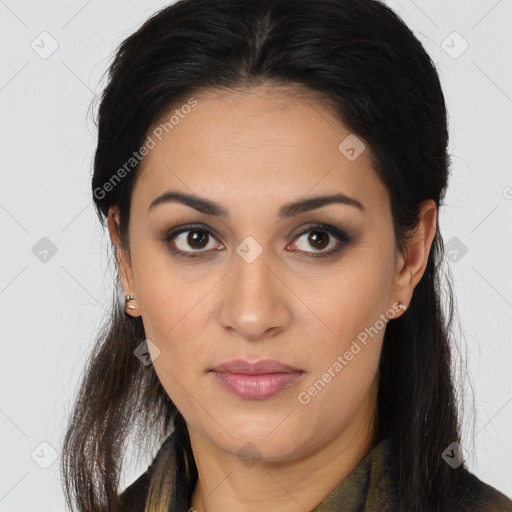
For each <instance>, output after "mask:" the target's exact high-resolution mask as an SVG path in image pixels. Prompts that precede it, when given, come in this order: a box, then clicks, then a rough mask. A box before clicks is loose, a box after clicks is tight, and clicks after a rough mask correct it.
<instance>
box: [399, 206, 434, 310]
mask: <svg viewBox="0 0 512 512" xmlns="http://www.w3.org/2000/svg"><path fill="white" fill-rule="evenodd" d="M436 223H437V207H436V203H435V202H434V201H433V200H432V199H426V200H425V201H422V202H421V203H420V215H419V222H418V225H417V227H416V228H415V229H414V231H412V232H411V233H409V235H408V238H407V240H406V247H405V250H404V253H403V254H402V253H401V252H400V253H399V254H398V257H397V264H396V273H395V281H394V285H393V294H392V297H395V298H396V299H397V300H398V301H400V302H401V303H402V304H405V305H406V306H407V305H409V303H410V302H411V298H412V294H413V292H414V288H415V287H416V285H417V284H418V283H419V281H420V279H421V278H422V276H423V274H424V272H425V268H426V266H427V262H428V256H429V253H430V248H431V247H432V242H433V240H434V236H435V234H436Z"/></svg>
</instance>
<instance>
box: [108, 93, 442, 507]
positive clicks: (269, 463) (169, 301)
mask: <svg viewBox="0 0 512 512" xmlns="http://www.w3.org/2000/svg"><path fill="white" fill-rule="evenodd" d="M194 97H195V98H196V100H197V106H195V108H194V109H192V111H191V112H190V113H189V114H187V115H186V116H184V117H183V118H182V119H180V121H179V124H178V125H176V126H175V127H174V128H173V129H172V130H171V131H169V133H168V134H165V137H164V138H162V141H161V142H158V144H157V145H156V147H155V148H154V149H152V150H151V151H150V152H149V154H148V155H147V156H146V157H145V159H144V161H143V162H142V168H141V174H140V176H139V177H138V180H137V182H136V185H135V188H134V192H133V197H132V203H131V211H130V216H131V217H130V225H129V236H130V252H131V258H129V257H128V254H127V253H126V251H125V250H123V249H122V247H121V246H120V245H119V239H118V230H117V227H118V220H119V219H118V212H117V210H116V208H112V209H111V212H110V215H109V229H110V234H111V237H112V241H113V243H114V245H115V246H116V248H117V253H116V254H117V258H118V265H119V269H120V274H121V279H122V284H123V288H124V292H125V293H127V294H128V293H129V294H131V295H134V296H135V298H136V300H135V301H133V302H131V304H134V305H135V306H136V307H137V309H134V310H130V311H129V312H128V314H130V315H132V316H138V315H142V318H143V322H144V327H145V331H146V335H147V338H148V339H149V340H151V341H152V343H154V345H155V346H156V347H158V350H159V351H160V352H159V354H158V353H157V351H155V350H154V349H153V350H151V355H152V357H153V359H154V361H153V364H154V368H155V371H156V372H157V374H158V376H159V378H160V380H161V382H162V384H163V386H164V388H165V390H166V392H167V393H168V395H169V397H170V398H171V399H172V400H173V402H174V403H175V404H176V406H177V407H178V409H179V410H180V412H181V413H182V415H183V416H184V418H185V419H186V421H187V424H188V428H189V433H190V438H191V443H192V448H193V451H194V457H195V459H196V464H197V467H198V473H199V479H198V484H197V485H196V488H195V492H194V495H193V499H192V506H193V507H194V508H195V509H196V510H197V511H199V512H202V511H205V512H216V511H224V510H245V511H253V510H254V511H256V510H258V511H259V510H262V509H265V507H264V504H265V503H267V504H268V503H269V502H271V503H272V504H273V505H272V506H273V509H274V510H280V511H284V512H288V511H301V512H302V511H303V510H310V509H311V508H313V507H314V506H315V505H316V504H318V503H319V502H320V501H322V499H323V498H324V497H325V496H326V495H327V494H328V493H329V492H330V491H331V490H332V489H333V488H334V487H335V486H336V485H337V484H338V483H339V482H340V481H341V480H343V479H344V478H345V477H346V476H347V475H348V474H349V473H350V472H351V471H352V470H353V468H354V467H355V466H356V465H357V464H358V462H359V461H360V460H361V459H362V458H363V457H364V455H365V454H366V453H367V452H368V451H369V450H370V448H371V447H372V446H373V444H374V417H375V410H376V397H377V371H378V364H379V357H380V351H381V346H382V340H383V335H384V330H385V329H384V328H381V329H379V330H378V333H377V334H376V335H374V336H372V337H369V339H368V343H367V344H366V345H364V346H363V345H362V344H361V343H359V345H360V346H361V350H360V351H359V352H358V353H357V354H356V355H354V356H353V358H352V360H350V361H348V364H346V365H344V367H343V369H342V370H341V371H338V372H335V377H332V378H331V379H330V381H329V382H328V383H327V384H326V385H325V386H324V387H323V388H322V389H321V391H319V392H318V393H317V394H316V395H315V396H310V400H309V402H308V403H307V404H304V403H301V402H300V401H299V399H298V397H299V393H301V392H305V391H307V390H308V389H309V388H310V387H311V386H312V385H313V383H314V382H315V381H317V380H318V379H320V378H322V375H323V374H325V372H327V371H328V369H329V368H332V367H333V364H334V363H335V362H336V361H339V360H338V356H343V355H344V354H345V352H346V351H347V350H349V348H350V346H351V344H352V342H353V341H354V340H356V339H357V336H358V335H359V334H360V333H361V332H364V331H365V329H367V328H369V327H371V326H375V325H376V321H377V320H379V318H382V316H381V315H383V314H385V313H386V312H387V311H389V310H390V308H393V304H396V303H397V302H401V303H403V304H405V305H408V304H409V302H410V299H411V296H412V292H413V290H414V287H415V286H416V284H417V283H418V281H419V280H420V278H421V276H422V274H423V272H424V269H425V266H426V263H427V258H428V252H429V250H430V246H431V243H432V239H433V236H434V232H435V226H436V206H435V203H434V202H433V201H431V200H427V201H425V202H423V203H422V205H421V212H422V215H421V221H420V224H419V226H418V229H417V230H416V231H415V233H414V236H413V237H412V238H410V239H409V241H408V244H407V249H406V252H405V253H404V254H401V253H400V252H399V251H398V249H397V247H396V244H395V239H394V234H393V227H392V217H391V209H390V204H389V195H388V193H387V190H386V189H385V187H384V185H383V184H382V183H381V181H380V180H379V179H378V177H377V174H376V173H375V171H374V170H373V169H372V167H371V164H370V158H369V152H370V148H369V146H368V145H366V149H365V151H363V153H362V154H361V155H360V156H359V157H358V158H357V159H355V160H354V161H350V160H349V159H347V158H346V157H345V156H344V155H343V154H342V153H341V152H340V150H339V149H338V146H339V144H340V143H341V142H342V141H343V140H344V139H345V138H346V137H347V136H348V135H349V134H350V131H349V130H348V129H347V128H346V127H344V126H343V125H342V124H341V123H340V122H339V120H338V119H337V118H336V117H335V116H334V115H333V114H332V113H331V112H330V110H329V109H328V108H327V107H326V106H325V105H324V104H323V103H321V101H320V100H319V99H315V97H313V96H311V97H305V96H304V95H303V94H299V93H298V92H297V91H296V90H294V89H292V88H290V87H283V86H281V87H275V88H270V87H268V86H258V87H254V88H251V89H247V90H243V91H242V90H240V91H213V90H208V91H202V92H200V94H197V95H195V96H194ZM168 190H173V191H179V192H183V193H188V194H195V195H199V196H201V197H203V198H208V199H210V200H212V201H215V202H216V203H219V204H220V205H222V206H223V207H224V208H225V209H227V210H228V212H229V216H226V217H222V218H221V217H216V216H214V215H207V214H204V213H200V212H198V211H196V210H195V209H193V208H191V207H189V206H186V205H184V204H181V203H177V202H173V203H166V204H161V205H159V206H157V207H155V208H153V209H152V210H151V211H149V212H148V207H149V205H150V204H151V202H152V201H153V200H154V199H155V198H156V197H157V196H159V195H160V194H162V193H164V192H166V191H168ZM335 192H338V193H340V194H344V195H346V196H349V197H351V198H354V199H356V200H357V201H359V202H360V203H362V205H363V206H364V212H363V211H360V210H359V209H358V208H356V207H354V206H349V205H344V204H330V205H327V206H323V207H321V208H318V209H316V210H313V211H310V212H304V213H300V214H298V215H295V216H293V217H290V218H284V219H279V217H278V210H279V208H280V207H281V206H282V205H284V204H285V203H288V202H292V201H297V200H303V199H306V198H309V197H313V196H317V195H324V194H333V193H335ZM188 223H194V224H199V223H200V224H201V226H200V227H201V228H202V229H206V230H208V231H210V232H211V235H209V238H208V239H207V240H205V241H202V242H201V244H202V245H199V250H200V251H202V255H200V257H198V258H195V259H187V258H184V257H179V256H177V255H174V254H172V253H171V252H170V251H169V246H174V247H177V248H179V249H181V250H183V251H188V252H189V253H190V252H193V251H194V250H195V252H196V253H197V251H198V249H197V246H193V245H190V244H187V235H188V234H189V233H190V232H188V233H185V234H182V235H179V238H175V239H174V241H169V242H165V241H164V240H163V239H164V237H165V236H166V234H167V233H169V232H170V231H171V229H174V228H177V227H179V226H182V225H184V224H188ZM313 223H323V224H325V223H327V224H330V225H332V226H334V227H338V228H339V229H341V230H342V231H345V232H346V233H347V235H348V236H349V239H350V240H349V242H348V243H344V242H338V241H337V239H336V238H335V237H334V236H332V235H328V234H327V235H326V234H324V235H323V237H327V238H325V239H322V241H321V243H320V246H317V245H314V243H313V244H312V243H311V241H308V235H309V234H313V233H315V232H316V233H317V232H318V231H315V227H314V226H312V224H313ZM310 226H312V229H311V231H307V232H306V233H305V234H303V235H302V234H301V233H303V232H304V231H306V230H307V229H308V228H309V227H310ZM201 233H203V234H204V232H201ZM246 237H252V238H253V239H254V240H255V241H256V242H257V244H258V246H259V247H260V248H261V250H262V252H261V254H259V256H258V257H257V258H256V259H255V260H254V261H252V262H250V263H248V262H247V261H246V260H245V259H244V258H242V257H241V256H240V255H239V253H237V251H236V249H237V247H239V246H240V244H241V243H242V242H243V241H244V239H246ZM189 242H190V238H189ZM339 244H341V247H342V248H341V251H340V252H338V253H336V254H334V255H332V256H329V257H325V258H313V257H308V255H311V254H315V253H319V252H324V253H328V252H329V251H330V250H331V249H333V248H336V247H337V246H338V245H339ZM242 245H243V244H242ZM251 250H254V249H251ZM392 311H393V312H394V315H395V317H398V316H399V315H401V314H403V313H402V312H400V311H398V310H397V309H396V307H395V309H392ZM405 314H407V313H405ZM391 321H392V320H391ZM238 358H240V359H246V360H248V361H258V360H260V359H277V360H279V361H281V362H283V363H286V364H289V365H291V366H293V367H295V368H298V369H300V370H302V371H303V372H304V373H303V374H302V376H301V378H300V379H299V380H298V381H297V382H296V383H295V384H294V385H293V386H291V387H289V388H287V389H284V390H282V391H280V392H279V393H278V394H277V395H274V396H272V397H270V398H267V399H264V400H247V399H243V398H240V397H237V396H235V395H233V394H231V393H229V392H227V391H226V390H224V388H222V387H221V386H220V385H219V383H218V382H217V380H216V379H215V377H214V375H213V373H211V372H209V371H208V370H209V369H211V368H212V367H214V366H216V365H218V364H220V363H222V362H225V361H229V360H232V359H238ZM302 396H304V395H302ZM244 457H253V459H252V460H251V461H250V462H248V460H247V458H244Z"/></svg>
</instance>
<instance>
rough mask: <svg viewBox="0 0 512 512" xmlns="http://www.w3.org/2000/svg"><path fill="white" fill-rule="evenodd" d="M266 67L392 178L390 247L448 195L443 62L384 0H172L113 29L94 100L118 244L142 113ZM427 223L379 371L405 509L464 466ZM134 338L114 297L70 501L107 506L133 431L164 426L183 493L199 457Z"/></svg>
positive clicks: (96, 192)
mask: <svg viewBox="0 0 512 512" xmlns="http://www.w3.org/2000/svg"><path fill="white" fill-rule="evenodd" d="M263 83H272V84H277V85H280V84H282V85H297V86H300V87H304V88H306V89H307V90H309V91H312V92H314V93H317V94H318V96H319V97H320V98H324V99H325V101H326V103H329V105H331V106H332V107H333V109H334V111H335V112H336V113H337V115H339V119H340V120H341V121H342V122H343V123H344V124H345V125H346V126H347V127H349V128H350V130H351V131H352V132H353V133H355V134H357V135H358V136H360V137H361V138H362V139H364V140H365V141H366V142H367V143H368V145H369V147H370V148H371V154H372V156H373V166H374V168H375V171H376V172H377V173H378V175H379V177H380V179H381V180H382V181H383V183H384V184H385V185H386V186H387V189H388V190H389V194H390V200H391V210H392V215H393V223H394V230H395V236H396V242H397V246H398V247H400V248H403V247H404V242H405V240H406V239H407V235H408V233H410V232H411V230H413V229H414V227H415V226H416V225H417V224H418V220H419V218H418V211H419V204H420V202H421V201H423V200H425V199H433V200H434V201H435V203H436V205H437V206H438V207H439V206H440V205H441V204H442V202H443V198H444V193H445V189H446V185H447V179H448V174H449V165H450V161H449V154H448V152H447V144H448V131H447V114H446V106H445V102H444V97H443V93H442V90H441V86H440V82H439V78H438V74H437V72H436V69H435V66H434V65H433V63H432V61H431V59H430V58H429V56H428V55H427V53H426V52H425V50H424V48H423V47H422V45H421V44H420V42H419V41H418V40H417V39H416V37H415V36H414V35H413V33H412V32H411V30H410V29H409V28H408V27H407V26H406V25H405V24H404V23H403V21H402V20H401V19H400V18H399V17H398V16H397V15H396V14H395V13H394V12H393V11H392V10H391V9H390V8H388V7H386V6H385V5H383V4H382V3H380V2H378V1H372V0H181V1H179V2H177V3H175V4H173V5H170V6H169V7H167V8H165V9H163V10H161V11H159V12H158V13H156V14H155V15H153V16H152V17H151V18H150V19H148V20H147V21H146V22H145V23H144V24H143V25H142V27H141V28H139V29H138V30H137V31H136V32H135V33H134V34H133V35H131V36H130V37H128V38H127V39H126V40H124V41H123V42H122V44H121V45H120V47H119V48H118V50H117V52H116V55H115V58H114V60H113V63H112V65H111V67H110V68H109V75H108V84H107V86H106V88H105V90H104V92H103V95H102V97H101V103H100V106H99V114H98V121H97V122H98V145H97V149H96V154H95V160H94V175H93V178H92V191H93V199H94V202H95V205H96V209H97V213H98V216H99V218H100V221H102V222H103V221H104V220H105V218H106V217H107V215H108V211H109V208H110V207H111V206H118V207H119V210H120V237H121V241H122V246H123V247H124V250H125V251H126V253H127V254H128V255H129V240H128V229H127V228H128V223H129V212H130V199H131V194H132V189H133V185H134V183H135V179H136V177H137V171H138V168H139V165H138V163H134V162H132V164H133V165H132V167H128V168H127V167H126V163H127V162H129V161H130V159H131V158H132V155H133V153H134V152H135V151H137V150H138V149H139V148H140V147H141V146H142V145H143V144H144V141H145V140H146V138H147V136H148V133H149V130H150V128H151V127H152V126H154V125H155V123H157V122H158V120H160V119H161V118H162V116H163V115H164V114H166V113H167V112H169V111H170V109H171V108H173V107H175V106H179V105H180V104H186V103H187V102H188V101H190V98H192V97H193V95H194V94H196V93H198V92H200V91H201V90H204V89H208V88H218V89H225V90H229V89H235V88H243V87H249V86H253V85H258V84H263ZM123 166H124V169H125V171H126V172H125V173H122V179H119V176H120V174H119V172H118V170H119V169H121V168H123ZM116 173H117V177H116V176H114V175H116ZM107 183H110V186H106V184H107ZM437 228H438V231H437V233H436V236H435V239H434V242H433V245H432V248H431V251H430V254H429V258H428V264H427V267H426V270H425V273H424V275H423V277H422V279H421V281H420V282H419V284H418V285H417V286H416V288H415V290H414V294H413V297H412V301H411V303H410V306H409V308H408V310H407V312H406V313H405V314H404V315H403V316H401V317H400V318H398V319H395V320H392V321H390V322H389V324H388V326H387V328H386V332H385V337H384V343H383V348H382V356H381V365H380V374H379V379H380V380H379V393H378V407H377V420H376V423H377V430H376V434H377V440H381V439H384V438H388V439H389V440H390V442H391V446H392V451H393V454H394V457H395V463H394V466H393V467H394V472H395V478H396V485H397V495H398V497H399V510H401V511H408V512H415V511H418V512H419V511H425V510H429V511H430V510H442V509H443V506H444V505H446V504H447V503H449V502H450V500H451V498H452V497H453V496H454V495H455V492H456V480H457V475H458V471H457V470H454V469H452V468H451V467H450V466H449V465H448V464H447V463H446V462H445V461H444V460H443V459H442V457H441V454H442V452H443V451H444V450H445V449H446V448H447V447H448V446H449V445H450V444H451V443H452V442H460V436H459V429H460V425H459V421H460V418H459V417H458V415H457V411H458V408H457V402H456V395H455V389H454V379H453V376H452V373H451V365H452V362H453V361H452V356H451V351H450V332H451V331H450V325H451V320H452V313H453V302H452V296H451V287H450V285H449V280H448V281H447V280H446V279H444V278H442V277H441V276H442V275H443V274H442V272H441V269H442V265H443V261H444V256H443V245H442V239H441V236H440V234H439V225H438V226H437ZM443 289H444V290H445V292H446V293H443ZM443 297H444V299H445V300H446V303H442V302H443ZM144 339H145V333H144V327H143V324H142V320H141V318H140V317H139V318H133V317H129V316H127V315H125V314H124V313H123V312H122V311H121V310H120V309H119V307H118V306H117V304H116V302H115V300H114V303H113V308H112V316H111V318H110V319H109V320H108V323H107V324H106V325H105V326H104V329H103V331H102V332H101V333H100V335H99V337H98V339H97V344H96V346H95V349H94V351H93V353H92V354H91V357H90V360H89V362H88V365H87V368H86V371H85V374H84V377H83V381H82V383H81V386H80V389H79V394H78V398H77V401H76V404H75V407H74V410H73V414H72V417H71V419H70V422H69V427H68V430H67V432H66V436H65V441H64V448H63V457H62V471H63V476H64V482H65V492H66V499H67V501H68V505H69V506H70V507H71V508H72V509H74V508H76V510H79V511H83V512H85V511H88V512H90V511H99V510H107V509H108V510H116V508H117V507H118V506H119V501H118V490H119V489H118V487H119V480H120V473H121V470H122V460H123V454H124V453H125V449H126V439H127V436H128V435H129V434H130V433H132V434H134V435H135V436H136V438H137V439H139V441H141V442H142V441H143V440H144V439H145V437H146V436H147V435H148V432H152V433H153V434H154V435H155V436H156V438H157V439H159V440H160V441H162V440H163V439H167V441H168V443H167V445H166V447H168V450H170V452H169V453H171V452H172V453H174V454H175V458H174V459H173V458H172V457H169V461H170V462H169V464H174V466H173V467H172V468H171V467H169V468H167V474H168V475H173V477H175V481H176V482H177V485H178V486H179V487H180V489H181V490H182V492H183V494H184V496H185V497H186V498H187V499H188V498H190V497H191V495H192V492H193V489H194V485H195V481H196V478H197V471H196V468H195V464H194V461H193V454H192V450H191V447H190V440H189V438H188V433H187V428H186V423H185V421H184V419H183V417H182V416H181V414H180V413H179V411H178V410H177V409H176V407H175V406H174V404H173V403H172V401H171V400H170V398H169V397H168V395H167V394H166V392H165V390H164V389H163V387H162V385H161V383H160V381H159V379H158V378H157V375H156V373H155V371H154V369H153V366H152V365H149V366H145V365H143V364H141V363H140V361H139V360H138V359H137V358H136V357H134V350H135V349H136V348H137V347H138V346H139V345H140V343H141V341H143V340H144ZM173 429H174V430H173ZM146 448H147V447H146ZM146 448H145V449H146ZM172 461H174V462H172ZM460 468H461V469H462V468H464V465H462V466H460ZM168 483H169V482H167V483H166V485H167V484H168ZM158 485H159V484H158ZM158 485H157V483H155V482H154V481H153V482H152V489H156V488H157V487H158ZM160 492H167V493H170V492H171V493H172V489H168V488H167V489H163V490H162V489H160Z"/></svg>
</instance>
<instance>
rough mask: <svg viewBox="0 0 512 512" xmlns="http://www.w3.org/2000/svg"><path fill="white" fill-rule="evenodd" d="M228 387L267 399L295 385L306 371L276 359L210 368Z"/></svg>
mask: <svg viewBox="0 0 512 512" xmlns="http://www.w3.org/2000/svg"><path fill="white" fill-rule="evenodd" d="M210 372H212V373H213V375H214V377H215V378H216V380H217V381H218V382H219V383H220V384H221V386H222V387H223V389H224V390H226V391H228V392H229V393H231V394H234V395H236V396H238V397H240V398H244V399H246V400H264V399H266V398H270V397H271V396H274V395H276V394H278V393H279V392H280V391H282V390H284V389H287V388H289V387H291V386H293V385H294V384H295V383H296V382H297V381H298V380H299V379H300V378H301V377H302V375H303V374H304V373H305V372H304V371H303V370H299V369H297V368H293V367H292V366H289V365H287V364H284V363H281V362H280V361H277V360H275V359H265V360H261V361H256V362H254V363H251V362H249V361H244V360H241V359H236V360H234V361H228V362H226V363H223V364H221V365H219V366H217V367H215V368H213V369H211V370H210Z"/></svg>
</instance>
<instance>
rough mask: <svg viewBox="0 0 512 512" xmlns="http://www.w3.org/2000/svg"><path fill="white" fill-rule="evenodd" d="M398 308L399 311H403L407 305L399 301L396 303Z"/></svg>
mask: <svg viewBox="0 0 512 512" xmlns="http://www.w3.org/2000/svg"><path fill="white" fill-rule="evenodd" d="M398 309H399V310H400V311H405V310H406V309H407V306H405V305H404V304H402V303H401V302H399V303H398Z"/></svg>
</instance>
